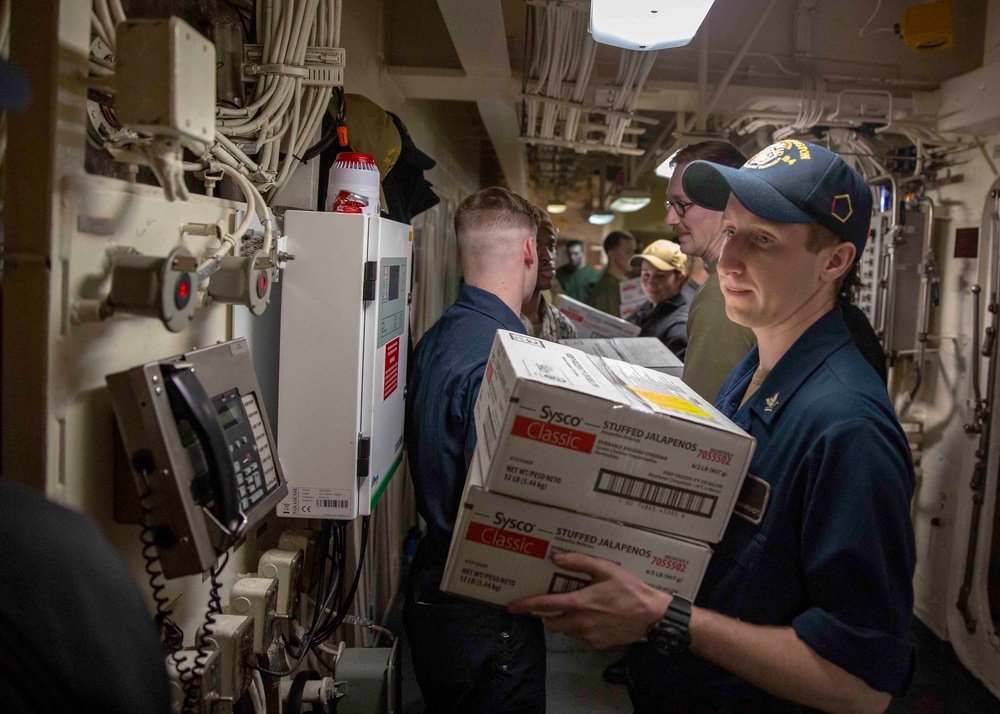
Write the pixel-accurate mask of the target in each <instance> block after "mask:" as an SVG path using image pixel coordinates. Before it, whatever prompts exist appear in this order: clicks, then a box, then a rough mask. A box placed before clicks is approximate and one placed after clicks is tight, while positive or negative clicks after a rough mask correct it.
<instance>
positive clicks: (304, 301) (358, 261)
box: [278, 211, 413, 520]
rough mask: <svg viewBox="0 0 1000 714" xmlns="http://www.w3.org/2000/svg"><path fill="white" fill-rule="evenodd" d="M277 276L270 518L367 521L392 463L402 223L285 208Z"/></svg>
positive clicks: (407, 253) (405, 330)
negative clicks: (285, 258) (275, 474)
mask: <svg viewBox="0 0 1000 714" xmlns="http://www.w3.org/2000/svg"><path fill="white" fill-rule="evenodd" d="M285 233H286V234H287V236H288V252H289V253H291V254H293V255H294V256H295V260H293V261H290V262H289V263H288V267H287V268H286V269H285V271H284V272H283V273H282V283H283V285H282V299H281V342H280V362H279V373H278V458H279V459H280V461H281V466H282V470H283V471H284V473H285V477H286V479H287V481H288V496H287V497H286V498H285V499H284V500H283V501H281V503H279V504H278V515H280V516H287V517H293V518H326V519H336V520H346V519H352V518H356V517H358V516H366V515H369V514H370V513H371V512H372V509H373V508H374V507H375V504H376V503H377V502H378V500H379V498H380V497H381V495H382V493H383V491H384V490H385V488H386V486H387V485H388V483H389V481H390V479H392V477H393V475H394V474H395V472H396V470H397V469H398V468H399V466H400V464H401V462H402V459H403V392H404V391H405V388H406V351H407V342H408V340H409V319H408V316H409V294H410V285H411V283H410V274H411V271H410V266H411V262H412V261H411V257H412V254H413V242H412V241H413V233H412V231H411V229H410V227H409V226H406V225H403V224H400V223H395V222H393V221H389V220H386V219H383V218H378V217H376V216H365V215H355V214H343V213H317V212H305V211H288V212H287V213H286V214H285Z"/></svg>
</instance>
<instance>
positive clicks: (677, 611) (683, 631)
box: [646, 595, 691, 656]
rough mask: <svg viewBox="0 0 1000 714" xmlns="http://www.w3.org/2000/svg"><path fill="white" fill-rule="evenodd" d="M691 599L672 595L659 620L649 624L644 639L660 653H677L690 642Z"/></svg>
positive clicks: (684, 648)
mask: <svg viewBox="0 0 1000 714" xmlns="http://www.w3.org/2000/svg"><path fill="white" fill-rule="evenodd" d="M690 624H691V601H690V600H685V599H684V598H682V597H678V596H677V595H674V597H673V599H672V600H671V601H670V606H669V607H667V611H666V613H664V615H663V618H662V619H660V621H659V622H655V623H653V624H652V625H650V626H649V631H648V632H647V633H646V639H648V640H649V642H650V644H651V645H653V647H655V648H656V651H657V652H659V653H660V654H661V655H665V656H666V655H674V654H679V653H681V652H683V651H684V650H686V649H687V648H688V646H689V645H690V644H691V633H690V632H688V626H689V625H690Z"/></svg>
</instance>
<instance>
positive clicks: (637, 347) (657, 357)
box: [559, 337, 684, 378]
mask: <svg viewBox="0 0 1000 714" xmlns="http://www.w3.org/2000/svg"><path fill="white" fill-rule="evenodd" d="M559 344H563V345H566V346H567V347H573V348H574V349H578V350H580V351H581V352H586V353H587V354H589V355H597V356H598V357H608V358H609V359H617V360H621V361H622V362H628V363H629V364H637V365H639V366H640V367H645V368H646V369H652V370H655V371H657V372H663V373H664V374H669V375H671V376H672V377H678V378H679V377H680V376H681V373H682V372H683V371H684V363H683V362H682V361H681V360H680V359H678V358H677V355H675V354H674V353H673V352H671V351H670V350H669V349H668V348H667V346H666V345H665V344H663V343H662V342H660V340H659V338H657V337H613V338H610V339H607V338H604V339H598V338H594V339H589V340H578V339H571V340H559Z"/></svg>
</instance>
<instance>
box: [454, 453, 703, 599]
mask: <svg viewBox="0 0 1000 714" xmlns="http://www.w3.org/2000/svg"><path fill="white" fill-rule="evenodd" d="M462 503H463V505H462V508H461V509H460V510H459V514H458V518H457V521H456V523H455V532H454V535H453V537H452V540H451V549H450V551H449V552H448V562H447V564H446V565H445V571H444V577H443V579H442V581H441V589H442V590H444V591H445V592H448V593H451V594H453V595H460V596H462V597H467V598H472V599H474V600H480V601H482V602H488V603H492V604H494V605H507V604H509V603H510V602H511V601H512V600H516V599H517V598H521V597H528V596H530V595H543V594H546V593H557V592H558V593H562V592H571V591H573V590H577V589H579V588H581V587H583V586H584V585H586V584H587V583H588V582H589V577H588V576H587V575H584V574H583V573H578V572H573V571H569V570H563V569H561V568H558V567H556V565H555V563H553V562H552V559H551V556H552V555H553V554H555V553H565V552H576V553H584V554H586V555H592V556H595V557H598V558H605V559H607V560H611V561H613V562H615V563H617V564H619V565H621V566H622V567H623V568H625V569H627V570H629V571H631V572H633V573H635V574H636V575H638V576H639V577H640V578H642V580H643V582H645V583H646V584H648V585H650V586H651V587H654V588H656V589H657V590H663V591H665V592H669V593H675V594H678V595H680V596H681V597H685V598H687V599H689V600H694V598H695V595H696V594H697V593H698V587H699V586H700V585H701V580H702V577H703V576H704V574H705V569H706V568H707V567H708V562H709V560H710V559H711V556H712V550H711V548H709V547H708V546H707V545H704V544H702V543H693V542H690V541H685V540H682V539H679V538H672V537H670V536H667V535H663V534H660V533H653V532H650V531H644V530H641V529H639V528H629V527H628V526H624V525H622V524H620V523H614V522H612V521H603V520H600V519H598V518H592V517H590V516H583V515H580V514H579V513H573V512H571V511H565V510H562V509H560V508H553V507H551V506H542V505H539V504H536V503H529V502H527V501H522V500H520V499H516V498H511V497H510V496H503V495H501V494H498V493H493V492H491V491H488V490H486V489H485V488H484V487H483V483H482V464H481V460H480V458H479V453H478V452H477V453H476V455H475V456H473V464H472V469H471V470H470V472H469V478H468V479H467V481H466V485H465V493H464V495H463V499H462Z"/></svg>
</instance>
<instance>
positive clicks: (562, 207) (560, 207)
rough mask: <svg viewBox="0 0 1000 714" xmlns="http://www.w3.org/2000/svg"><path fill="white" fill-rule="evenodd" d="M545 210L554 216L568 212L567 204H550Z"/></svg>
mask: <svg viewBox="0 0 1000 714" xmlns="http://www.w3.org/2000/svg"><path fill="white" fill-rule="evenodd" d="M545 210H546V211H548V212H549V213H551V214H553V215H558V214H560V213H565V212H566V204H565V203H550V204H549V205H547V206H546V207H545Z"/></svg>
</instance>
